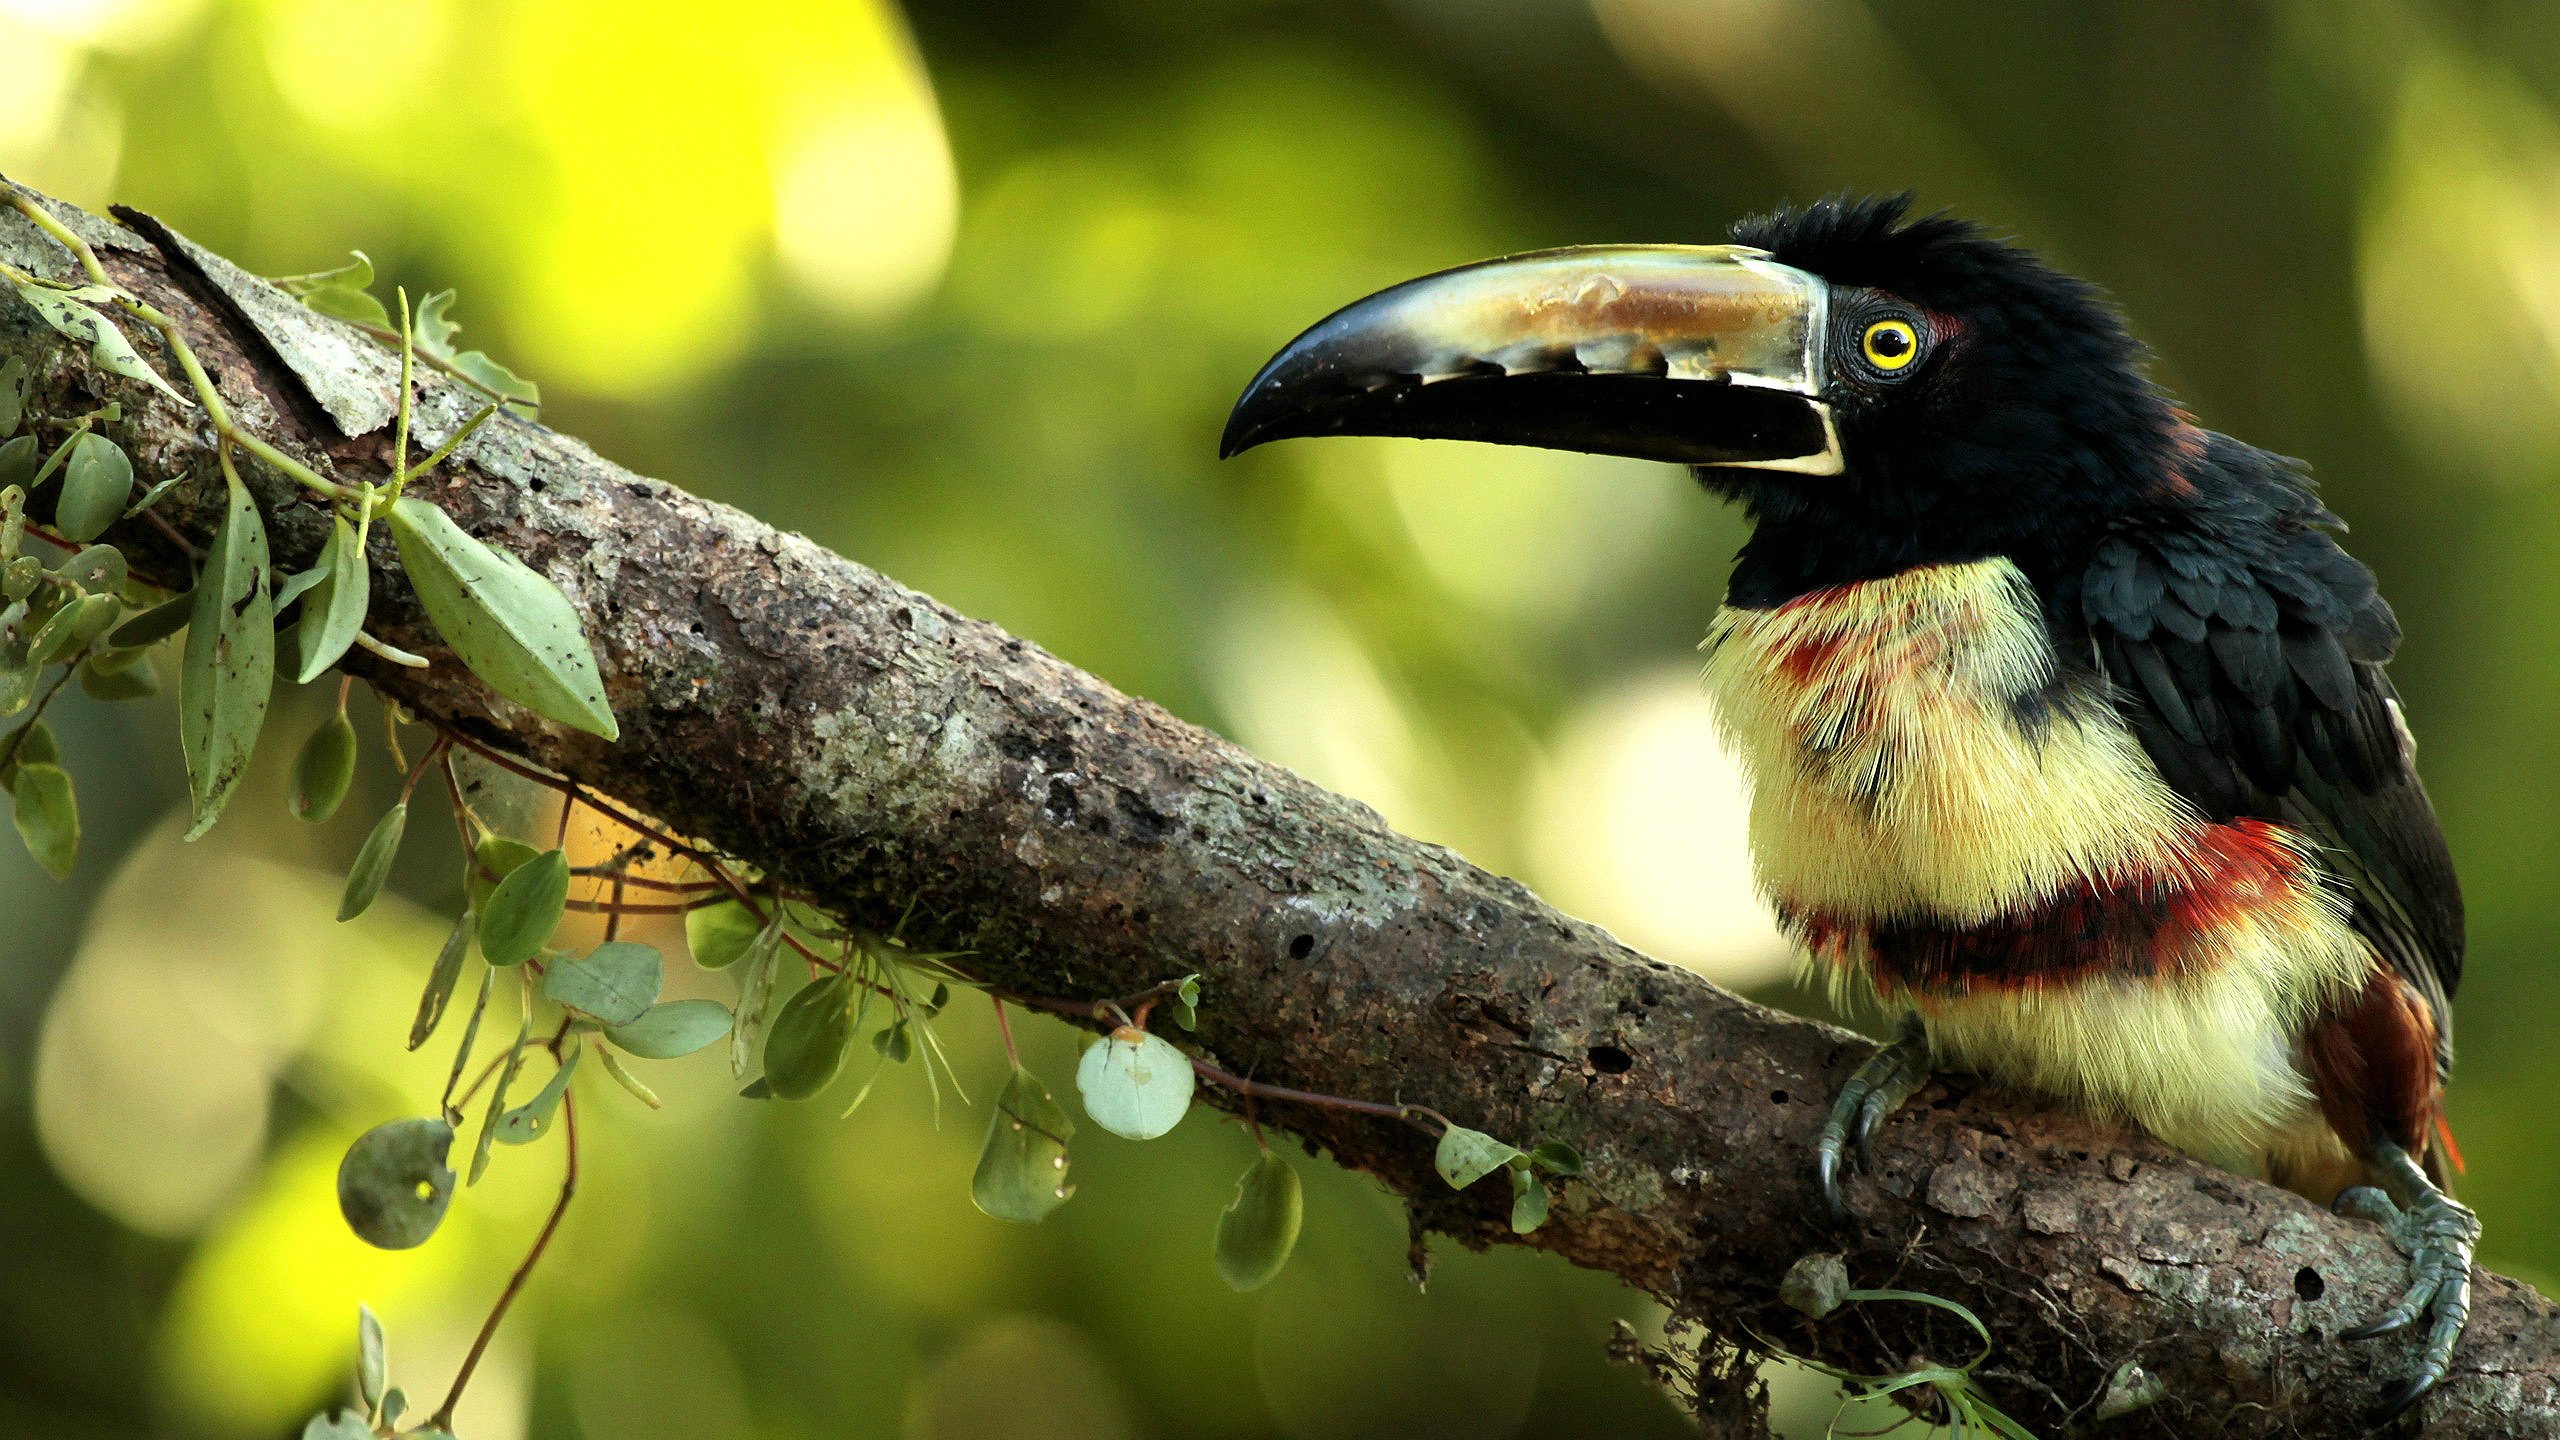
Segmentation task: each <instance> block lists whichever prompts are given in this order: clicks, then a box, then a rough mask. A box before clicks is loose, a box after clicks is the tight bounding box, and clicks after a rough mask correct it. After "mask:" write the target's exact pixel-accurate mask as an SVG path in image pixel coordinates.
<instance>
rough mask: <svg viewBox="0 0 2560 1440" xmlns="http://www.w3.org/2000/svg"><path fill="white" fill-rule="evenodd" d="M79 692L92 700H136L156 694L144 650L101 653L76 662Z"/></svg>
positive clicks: (154, 671) (156, 675)
mask: <svg viewBox="0 0 2560 1440" xmlns="http://www.w3.org/2000/svg"><path fill="white" fill-rule="evenodd" d="M80 691H81V693H82V694H84V695H87V696H88V697H89V698H90V699H92V700H108V701H115V700H140V699H144V698H146V697H148V696H152V695H157V694H159V693H160V671H159V668H158V667H156V666H154V665H153V664H152V663H151V652H150V651H148V650H104V651H100V652H99V653H97V654H95V655H92V656H90V657H89V658H88V659H86V660H83V661H81V662H80Z"/></svg>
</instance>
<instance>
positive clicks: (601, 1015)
mask: <svg viewBox="0 0 2560 1440" xmlns="http://www.w3.org/2000/svg"><path fill="white" fill-rule="evenodd" d="M528 868H530V867H528ZM516 873H517V874H522V873H524V872H523V871H518V872H516ZM505 888H506V887H505V886H500V887H499V890H500V892H501V894H502V895H503V892H504V891H505ZM496 911H497V905H496V902H494V901H493V902H491V904H490V912H491V914H493V915H494V914H495V913H496ZM488 949H489V942H488V939H487V932H486V931H485V930H484V931H483V932H482V938H481V942H480V950H481V953H482V954H484V955H485V954H487V953H488ZM665 978H666V968H665V962H664V961H662V960H660V959H659V957H658V947H657V946H655V945H642V944H639V943H637V942H635V941H630V940H607V941H606V942H604V943H603V944H601V945H598V946H597V947H596V948H595V949H594V950H592V951H589V952H588V953H586V954H584V955H563V956H561V957H559V958H558V959H555V960H553V961H552V962H551V963H550V966H549V968H547V969H545V970H544V971H543V972H542V994H543V998H544V999H547V1000H549V1001H551V1002H552V1003H554V1004H557V1005H560V1006H563V1007H566V1008H567V1009H570V1010H574V1011H576V1012H578V1013H579V1014H581V1015H584V1016H586V1017H587V1018H589V1019H591V1020H593V1021H595V1022H596V1023H597V1024H599V1025H606V1026H614V1025H629V1024H632V1023H633V1022H635V1021H637V1020H639V1019H640V1018H641V1017H642V1016H644V1015H646V1014H648V1013H649V1007H650V1006H651V1005H652V1004H654V1003H656V1001H657V998H658V987H659V986H660V985H661V984H663V983H665ZM705 1003H708V1002H705ZM706 1043H707V1042H706Z"/></svg>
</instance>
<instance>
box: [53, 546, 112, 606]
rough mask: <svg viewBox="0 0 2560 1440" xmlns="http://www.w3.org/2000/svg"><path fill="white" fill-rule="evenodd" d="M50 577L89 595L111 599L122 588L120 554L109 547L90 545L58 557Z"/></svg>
mask: <svg viewBox="0 0 2560 1440" xmlns="http://www.w3.org/2000/svg"><path fill="white" fill-rule="evenodd" d="M53 573H54V574H56V575H59V576H61V577H62V578H63V579H65V580H68V581H70V582H71V583H72V584H74V585H77V586H79V587H80V588H81V589H83V590H86V591H88V592H89V593H90V594H92V595H113V594H115V593H116V592H117V591H119V590H122V589H123V588H124V582H125V564H124V552H123V551H121V550H118V549H117V548H116V547H114V546H113V545H91V546H88V547H86V548H84V549H80V550H76V551H74V552H72V553H71V554H69V555H65V556H64V557H62V563H61V564H59V565H56V566H54V567H53Z"/></svg>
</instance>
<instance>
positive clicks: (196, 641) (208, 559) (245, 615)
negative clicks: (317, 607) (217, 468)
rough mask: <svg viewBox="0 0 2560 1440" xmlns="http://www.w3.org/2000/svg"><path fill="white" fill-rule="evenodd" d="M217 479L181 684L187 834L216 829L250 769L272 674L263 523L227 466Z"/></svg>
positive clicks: (180, 724) (271, 607) (271, 611)
mask: <svg viewBox="0 0 2560 1440" xmlns="http://www.w3.org/2000/svg"><path fill="white" fill-rule="evenodd" d="M223 480H224V484H225V488H226V491H227V497H228V498H227V508H226V509H225V511H224V513H223V518H222V527H221V529H220V530H219V531H217V532H216V533H215V535H214V538H213V548H212V549H211V550H210V551H209V552H207V554H206V556H205V563H204V571H203V573H202V574H201V575H200V576H199V577H198V578H197V581H196V588H195V605H194V610H193V612H192V614H191V615H190V618H189V621H188V627H187V655H186V664H185V666H184V668H183V669H182V670H181V671H180V672H179V682H178V731H179V738H180V740H181V742H182V743H183V745H184V747H185V749H186V754H187V781H188V786H189V790H190V792H191V794H192V796H193V798H194V801H195V820H194V823H193V824H191V825H189V826H188V828H187V838H188V839H190V840H192V839H194V838H196V837H197V836H199V835H202V834H203V833H204V832H205V831H207V830H209V829H211V828H212V827H213V822H214V821H215V820H217V819H219V818H220V817H221V815H222V807H223V806H224V805H225V804H226V803H228V802H229V801H230V799H231V789H232V787H233V786H234V785H237V784H238V783H239V781H240V777H241V776H242V775H243V774H245V773H246V772H247V771H248V768H249V755H250V752H251V751H252V750H253V749H255V748H256V746H257V743H258V728H259V727H260V726H261V725H263V724H265V723H266V718H267V692H268V691H269V690H270V689H271V688H272V687H273V685H274V682H275V661H276V636H275V630H276V617H275V608H274V605H273V603H272V600H271V598H270V597H269V595H268V593H267V530H266V525H265V522H263V521H262V520H260V519H259V518H258V507H257V506H256V505H255V504H254V503H252V502H251V500H250V498H249V492H248V490H247V489H245V488H244V487H243V486H242V485H241V484H240V477H239V476H238V475H236V474H229V473H226V474H225V475H224V476H223Z"/></svg>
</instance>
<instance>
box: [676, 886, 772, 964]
mask: <svg viewBox="0 0 2560 1440" xmlns="http://www.w3.org/2000/svg"><path fill="white" fill-rule="evenodd" d="M763 929H764V922H762V921H760V920H758V919H756V914H755V912H754V911H752V910H750V909H748V908H747V907H746V906H744V905H741V904H739V903H738V902H737V901H735V900H723V901H721V902H719V903H718V904H716V905H702V906H697V907H695V908H694V909H691V910H687V911H686V912H684V942H685V947H686V948H687V949H689V950H691V951H692V952H693V963H694V964H696V965H699V966H701V967H702V968H703V969H705V970H726V969H728V968H729V967H730V966H732V965H734V964H736V963H738V959H739V957H740V956H742V955H745V954H746V953H747V949H748V947H749V946H751V945H753V944H755V942H756V935H757V932H759V931H761V930H763Z"/></svg>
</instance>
